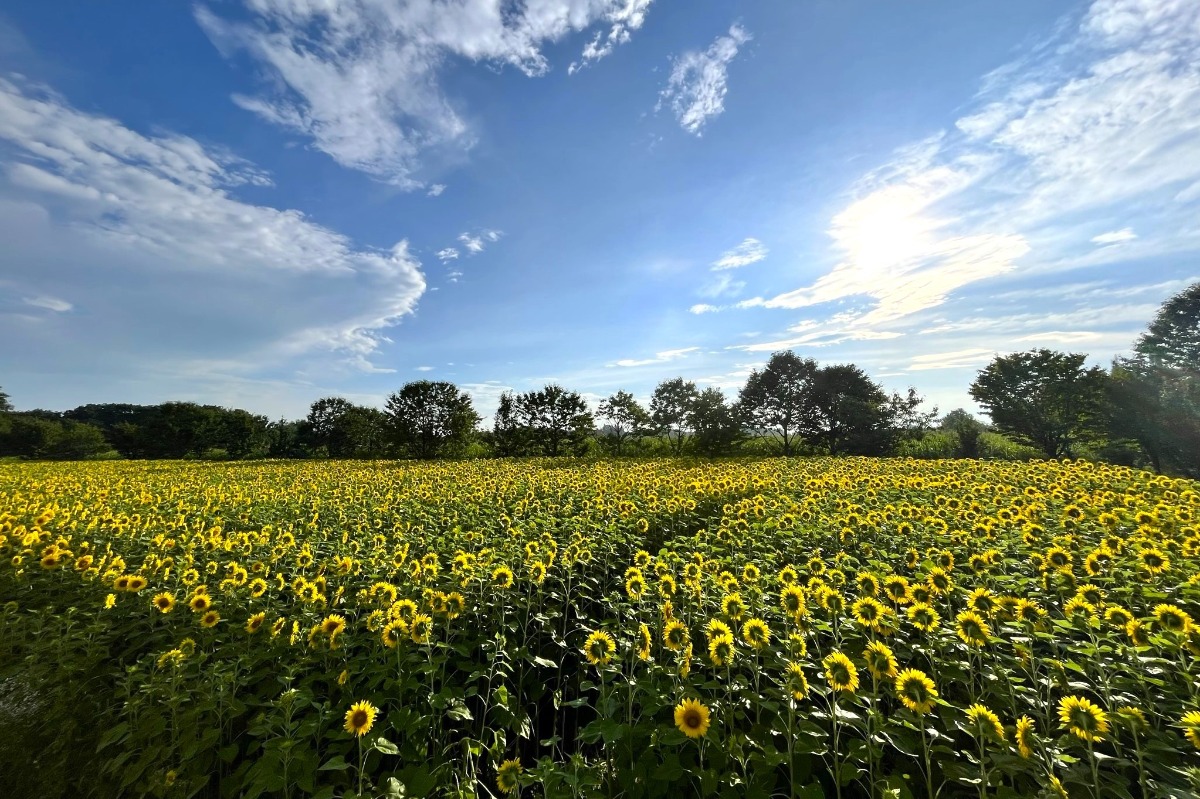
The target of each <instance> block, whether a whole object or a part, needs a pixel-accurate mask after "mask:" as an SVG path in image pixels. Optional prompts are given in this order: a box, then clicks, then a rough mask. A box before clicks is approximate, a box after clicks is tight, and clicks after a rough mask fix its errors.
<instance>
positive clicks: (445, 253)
mask: <svg viewBox="0 0 1200 799" xmlns="http://www.w3.org/2000/svg"><path fill="white" fill-rule="evenodd" d="M437 257H438V260H440V261H441V262H442V263H446V262H447V261H453V260H454V259H455V258H458V250H456V249H454V248H453V247H446V248H445V249H442V250H438V251H437Z"/></svg>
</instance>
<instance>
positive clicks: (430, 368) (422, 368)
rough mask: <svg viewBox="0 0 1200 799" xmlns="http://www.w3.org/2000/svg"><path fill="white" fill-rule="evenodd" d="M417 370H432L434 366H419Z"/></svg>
mask: <svg viewBox="0 0 1200 799" xmlns="http://www.w3.org/2000/svg"><path fill="white" fill-rule="evenodd" d="M417 371H418V372H432V371H433V367H432V366H418V367H417Z"/></svg>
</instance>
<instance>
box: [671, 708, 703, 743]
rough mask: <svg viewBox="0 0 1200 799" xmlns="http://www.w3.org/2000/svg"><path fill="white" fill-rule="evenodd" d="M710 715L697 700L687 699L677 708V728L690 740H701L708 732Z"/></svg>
mask: <svg viewBox="0 0 1200 799" xmlns="http://www.w3.org/2000/svg"><path fill="white" fill-rule="evenodd" d="M709 719H710V713H709V710H708V708H707V707H705V705H704V703H702V702H700V701H699V700H697V699H685V700H683V701H682V702H680V703H679V704H678V705H676V706H675V726H676V727H678V728H679V731H680V732H682V733H683V734H684V735H686V736H687V737H689V738H701V737H703V736H704V734H705V733H706V732H708V724H709Z"/></svg>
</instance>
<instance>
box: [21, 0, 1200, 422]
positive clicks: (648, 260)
mask: <svg viewBox="0 0 1200 799" xmlns="http://www.w3.org/2000/svg"><path fill="white" fill-rule="evenodd" d="M1198 51H1200V4H1197V3H1195V2H1194V0H1096V2H1092V3H1087V2H1052V1H1051V0H1006V2H983V1H982V0H980V1H979V2H971V3H963V2H961V1H960V0H956V1H953V2H951V1H945V2H943V1H941V0H924V1H923V2H911V3H893V2H882V0H876V1H875V2H856V1H854V0H796V1H795V2H788V3H779V2H763V1H760V2H740V3H735V2H716V1H715V0H692V1H691V2H687V3H682V2H670V1H669V0H526V2H524V3H515V2H503V3H501V2H499V1H498V0H404V1H402V0H355V2H338V3H333V2H321V0H244V1H243V0H224V1H222V0H207V1H206V2H198V3H194V4H188V3H135V2H116V1H114V2H110V3H87V2H72V3H45V2H40V1H39V2H34V0H13V1H12V2H9V3H6V4H5V6H4V9H3V10H2V11H0V242H2V246H0V341H3V342H4V346H3V347H0V386H3V387H4V390H5V391H7V392H8V393H9V394H11V395H12V398H13V400H14V402H15V403H16V404H17V406H18V407H19V408H30V407H47V408H56V409H64V408H68V407H72V406H74V405H77V404H82V403H87V402H117V401H129V402H147V403H149V402H160V401H164V400H168V399H189V400H196V401H201V402H212V403H217V404H222V405H231V406H239V407H244V408H247V409H250V410H253V411H257V412H261V413H266V414H268V415H271V416H273V417H278V416H280V415H284V416H288V417H293V418H294V417H299V416H302V415H303V414H304V413H305V412H306V409H307V406H308V404H309V403H310V402H311V401H313V400H314V399H316V398H318V397H321V396H329V395H335V394H336V395H342V396H346V397H349V398H351V399H354V400H356V401H359V402H363V403H367V404H374V405H380V404H382V401H383V398H384V397H385V396H386V395H387V393H389V392H390V391H393V390H396V389H398V388H399V387H400V386H402V385H403V384H404V383H405V382H407V381H409V380H413V379H420V378H430V379H446V380H452V381H454V382H456V383H458V384H459V385H460V386H462V387H463V388H465V389H466V390H468V391H470V392H471V393H472V395H473V396H474V397H475V399H476V404H477V406H478V408H479V409H480V410H481V412H483V413H484V414H485V415H486V414H489V413H490V412H491V410H492V409H493V408H494V404H495V399H496V397H497V396H498V394H499V393H500V392H501V391H503V390H505V389H507V388H514V389H516V390H519V391H523V390H528V389H531V388H537V387H540V386H541V385H542V384H544V383H545V382H547V381H550V380H554V381H558V382H561V383H562V384H564V385H566V386H567V387H569V388H573V389H576V390H579V391H582V392H584V393H585V394H586V395H587V396H588V397H589V398H591V399H592V400H593V402H594V401H595V400H596V399H598V398H600V397H603V396H606V395H608V394H611V393H612V392H613V391H615V390H617V389H621V388H624V389H627V390H630V391H633V392H634V393H635V394H636V395H639V396H642V397H646V396H648V395H649V393H650V391H651V390H652V389H653V387H654V385H655V384H656V383H657V382H658V381H659V380H662V379H665V378H670V377H674V376H677V375H682V376H684V377H686V378H688V379H693V380H695V381H697V383H698V384H700V385H702V386H703V385H716V386H719V387H721V388H724V389H726V390H727V391H728V393H729V394H730V396H731V397H732V396H734V395H735V394H736V390H737V388H738V387H739V386H740V385H741V384H742V382H743V381H744V379H745V376H746V374H747V373H748V372H749V371H750V370H751V369H752V368H754V367H755V366H758V365H761V364H762V363H764V362H765V361H766V359H767V358H768V357H769V355H770V353H771V352H772V351H774V350H776V349H783V348H791V349H794V350H796V351H797V352H798V353H800V354H801V355H803V356H806V357H814V358H816V359H818V360H820V361H822V362H828V363H837V362H847V361H851V362H855V363H857V364H859V365H860V366H862V367H863V368H865V369H866V370H867V371H868V372H869V373H871V374H872V375H873V376H874V377H875V378H876V379H878V380H879V381H880V382H882V383H883V384H884V385H885V386H887V387H888V388H890V389H896V390H902V389H904V388H906V387H908V386H910V385H911V386H915V387H916V388H917V389H918V390H919V391H920V392H921V393H923V394H924V395H926V396H927V397H928V399H929V400H930V402H931V404H937V405H938V406H940V408H941V409H942V410H943V411H945V410H950V409H952V408H954V407H957V406H967V407H971V405H970V401H969V399H968V397H967V386H968V385H969V383H970V381H971V379H972V377H973V375H974V373H975V371H976V370H978V369H979V368H980V367H981V366H983V365H984V364H986V362H987V361H988V360H989V359H990V358H991V356H992V355H993V354H995V353H997V352H1010V351H1015V350H1022V349H1030V348H1033V347H1041V346H1046V347H1052V348H1058V349H1066V350H1071V351H1082V352H1088V353H1090V354H1091V355H1092V357H1093V360H1094V361H1095V362H1097V363H1101V364H1107V363H1108V362H1109V361H1110V360H1111V358H1112V357H1113V356H1114V355H1116V354H1118V353H1120V352H1123V351H1127V350H1128V348H1129V347H1130V345H1131V343H1132V341H1133V340H1134V338H1136V336H1137V334H1138V333H1139V332H1140V331H1141V330H1143V329H1144V328H1145V326H1146V324H1147V322H1148V321H1149V320H1150V318H1151V317H1152V316H1153V314H1154V311H1155V310H1156V308H1157V306H1158V305H1159V304H1160V303H1161V302H1162V301H1163V300H1164V299H1166V298H1167V297H1168V296H1170V295H1171V294H1173V293H1175V292H1177V291H1178V290H1180V289H1182V288H1183V287H1184V286H1186V285H1187V284H1188V283H1189V282H1191V281H1193V280H1196V279H1197V277H1198V276H1200V267H1198V266H1197V263H1198V261H1197V250H1200V60H1198V59H1196V57H1195V53H1196V52H1198Z"/></svg>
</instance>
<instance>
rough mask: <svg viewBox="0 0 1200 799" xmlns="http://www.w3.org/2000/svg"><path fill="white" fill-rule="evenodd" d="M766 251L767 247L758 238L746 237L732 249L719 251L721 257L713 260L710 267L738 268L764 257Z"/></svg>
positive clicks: (754, 262)
mask: <svg viewBox="0 0 1200 799" xmlns="http://www.w3.org/2000/svg"><path fill="white" fill-rule="evenodd" d="M768 252H769V251H768V250H767V248H766V247H765V246H764V245H763V243H762V242H761V241H759V240H758V239H753V238H746V239H745V240H744V241H742V243H741V244H739V245H738V246H736V247H734V248H733V249H732V250H726V251H725V252H723V253H721V257H720V258H718V259H717V260H715V261H713V264H712V268H713V269H714V270H717V269H738V268H741V267H743V266H749V265H750V264H756V263H758V262H759V261H761V260H763V259H764V258H766V257H767V253H768Z"/></svg>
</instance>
